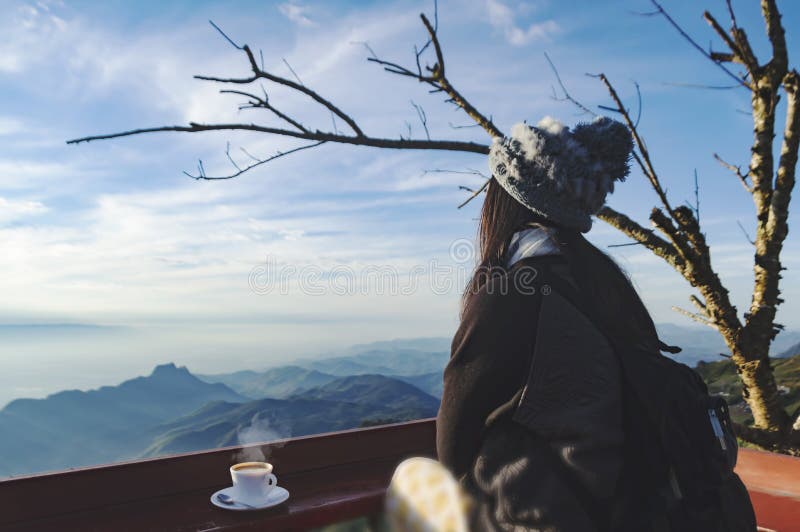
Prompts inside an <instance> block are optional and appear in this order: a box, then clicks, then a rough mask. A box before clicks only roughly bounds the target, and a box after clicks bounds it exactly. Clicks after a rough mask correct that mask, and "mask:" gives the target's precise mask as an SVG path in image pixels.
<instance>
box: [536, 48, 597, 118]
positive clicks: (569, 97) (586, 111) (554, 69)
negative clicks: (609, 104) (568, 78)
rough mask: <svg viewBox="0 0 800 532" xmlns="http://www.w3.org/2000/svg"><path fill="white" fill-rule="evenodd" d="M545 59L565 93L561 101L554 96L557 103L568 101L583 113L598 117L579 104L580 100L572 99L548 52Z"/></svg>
mask: <svg viewBox="0 0 800 532" xmlns="http://www.w3.org/2000/svg"><path fill="white" fill-rule="evenodd" d="M544 58H545V59H547V64H549V65H550V70H552V71H553V74H554V75H555V77H556V81H558V86H559V87H561V92H563V93H564V97H563V98H560V99H559V98H558V97H557V96H555V94H554V96H553V99H555V100H557V101H568V102H572V104H573V105H575V107H577V108H578V109H580V110H581V111H583V112H584V113H586V114H590V115H592V116H597V113H595V112H594V111H592V110H591V109H589V108H588V107H586V106H585V105H583V104H582V103H581V102H579V101H578V100H576V99H575V98H573V97H572V95H571V94H570V93H569V91H567V88H566V87H565V86H564V82H563V81H561V76H560V75H559V74H558V69H557V68H556V66H555V65H554V64H553V61H552V60H551V59H550V56H549V55H547V52H545V53H544ZM553 92H554V93H555V91H553Z"/></svg>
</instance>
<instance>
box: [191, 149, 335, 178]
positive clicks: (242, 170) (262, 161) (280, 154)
mask: <svg viewBox="0 0 800 532" xmlns="http://www.w3.org/2000/svg"><path fill="white" fill-rule="evenodd" d="M324 143H325V141H322V142H315V143H314V144H307V145H305V146H300V147H298V148H294V149H291V150H289V151H279V152H278V153H276V154H275V155H272V156H271V157H267V158H266V159H258V158H255V157H254V158H255V159H256V162H254V163H253V164H251V165H249V166H246V167H245V168H239V166H237V165H236V163H234V162H233V159H230V156H229V157H228V158H229V159H230V160H231V163H233V165H234V166H235V167H236V168H237V170H238V172H236V173H233V174H230V175H226V176H208V175H206V172H205V169H204V168H203V166H202V161H201V162H200V172H199V173H198V175H192V174H190V173H189V172H183V173H184V174H185V175H187V176H189V177H191V178H192V179H196V180H205V181H219V180H224V179H233V178H235V177H239V176H240V175H242V174H243V173H245V172H247V171H248V170H251V169H253V168H255V167H256V166H260V165H262V164H265V163H268V162H270V161H274V160H275V159H279V158H281V157H285V156H287V155H291V154H292V153H297V152H299V151H302V150H307V149H309V148H315V147H317V146H319V145H321V144H324ZM229 147H230V143H229ZM226 153H227V150H226ZM248 155H250V154H248ZM250 157H253V156H252V155H250Z"/></svg>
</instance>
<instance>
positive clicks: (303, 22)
mask: <svg viewBox="0 0 800 532" xmlns="http://www.w3.org/2000/svg"><path fill="white" fill-rule="evenodd" d="M278 10H279V11H280V12H281V13H282V14H283V16H285V17H286V18H288V19H289V20H291V21H292V22H294V23H295V24H297V25H298V26H304V27H311V26H314V25H315V23H314V21H313V20H311V19H310V18H309V16H308V13H309V11H310V9H309V8H308V7H307V6H303V5H300V4H297V3H295V2H286V3H285V4H281V5H279V6H278Z"/></svg>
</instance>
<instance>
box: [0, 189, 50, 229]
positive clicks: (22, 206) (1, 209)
mask: <svg viewBox="0 0 800 532" xmlns="http://www.w3.org/2000/svg"><path fill="white" fill-rule="evenodd" d="M45 212H47V207H46V206H45V205H44V203H41V202H39V201H31V200H9V199H6V198H4V197H2V196H0V224H3V223H8V222H10V221H16V220H19V219H21V218H26V217H29V216H35V215H37V214H42V213H45Z"/></svg>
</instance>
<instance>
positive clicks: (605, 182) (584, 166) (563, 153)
mask: <svg viewBox="0 0 800 532" xmlns="http://www.w3.org/2000/svg"><path fill="white" fill-rule="evenodd" d="M631 150H633V140H632V139H631V134H630V132H629V131H628V128H627V127H625V125H623V124H622V123H620V122H618V121H616V120H612V119H611V118H608V117H605V116H599V117H597V118H595V119H594V120H593V121H592V122H589V123H581V124H578V125H576V126H575V128H574V129H573V130H572V131H570V129H569V128H568V127H566V126H565V125H563V124H562V123H560V122H558V121H557V120H555V119H553V118H551V117H549V116H547V117H544V118H543V119H542V120H540V121H539V123H538V124H536V126H535V127H534V126H529V125H528V124H524V123H519V124H516V125H514V127H512V128H511V135H510V136H508V137H503V138H496V139H494V142H493V143H492V146H491V148H490V150H489V167H490V169H491V171H492V176H493V177H494V178H495V179H496V180H497V182H498V183H499V184H500V185H501V186H502V187H503V188H504V189H505V190H506V191H507V192H508V193H509V194H511V196H513V197H514V198H515V199H516V200H517V201H519V202H520V203H522V204H523V205H525V206H526V207H528V208H529V209H531V210H532V211H534V212H536V213H538V214H540V215H541V216H544V217H545V218H547V219H549V220H552V221H553V223H555V224H557V225H561V226H564V227H568V228H572V229H577V230H579V231H581V232H584V233H585V232H587V231H589V229H591V227H592V215H593V214H596V213H597V212H598V211H599V210H600V209H601V208H602V207H603V205H604V204H605V199H606V195H607V194H608V193H610V192H613V191H614V181H624V180H625V178H626V177H627V176H628V174H629V173H630V157H631Z"/></svg>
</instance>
